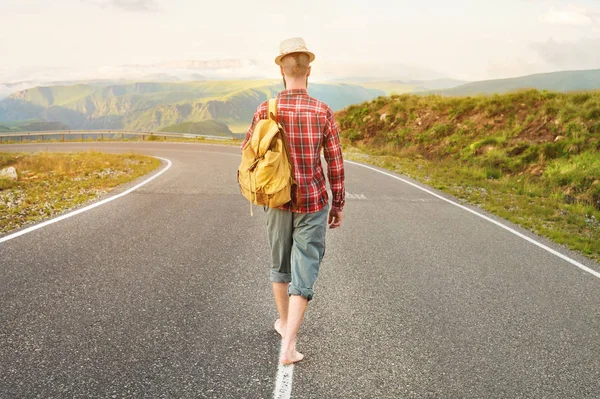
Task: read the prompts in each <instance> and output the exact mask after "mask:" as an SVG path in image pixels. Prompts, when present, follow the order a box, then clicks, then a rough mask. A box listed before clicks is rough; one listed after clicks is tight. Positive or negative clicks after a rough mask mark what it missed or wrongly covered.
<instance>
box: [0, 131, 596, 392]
mask: <svg viewBox="0 0 600 399" xmlns="http://www.w3.org/2000/svg"><path fill="white" fill-rule="evenodd" d="M88 148H94V149H98V150H106V151H115V152H121V151H132V150H133V151H136V152H141V153H147V154H152V155H157V156H161V157H164V158H167V159H169V160H171V161H172V163H173V166H172V167H171V169H169V170H168V171H166V172H165V173H164V174H163V175H162V176H160V177H158V178H157V179H155V180H153V181H151V182H150V183H148V184H147V185H145V186H143V187H141V188H140V189H138V190H136V191H134V192H132V193H131V194H129V195H126V196H124V197H122V198H119V199H117V200H115V201H112V202H109V203H107V204H104V205H102V206H99V207H96V208H94V209H91V210H89V211H86V212H84V213H81V214H79V215H76V216H74V217H72V218H69V219H66V220H63V221H61V222H59V223H55V224H52V225H49V226H46V227H44V228H41V229H39V230H36V231H33V232H31V233H28V234H26V235H23V236H21V237H17V238H15V239H12V240H9V241H7V242H5V243H2V244H0V397H2V398H36V397H39V398H125V397H157V398H184V397H185V398H188V397H189V398H196V397H199V398H271V397H273V391H274V388H275V383H276V381H275V379H276V375H277V369H278V361H277V358H278V351H279V339H278V336H277V335H276V333H275V332H274V331H273V329H272V324H273V321H274V320H275V317H276V313H275V310H274V304H273V303H272V297H271V292H270V284H269V283H268V263H269V261H268V251H267V241H266V233H265V229H264V223H265V219H264V215H263V213H262V212H260V211H258V209H257V208H255V211H257V212H255V216H254V217H253V218H251V217H250V214H249V206H248V203H247V202H246V201H245V200H244V198H243V197H242V196H241V195H240V194H239V192H238V188H237V183H236V180H235V170H236V168H237V165H238V162H239V152H238V151H237V149H235V148H231V147H222V146H206V145H198V144H177V143H170V144H165V143H145V144H136V143H103V144H101V143H98V144H90V143H84V144H66V145H59V144H45V145H23V146H19V145H15V146H2V147H0V151H33V150H38V149H49V150H63V151H64V150H84V149H88ZM121 190H123V188H121ZM347 191H348V192H349V198H348V201H347V209H346V220H345V222H344V225H343V227H342V228H341V229H338V230H333V231H329V232H328V242H327V253H326V255H325V260H324V263H323V265H322V273H321V277H320V279H319V281H318V285H317V287H316V295H315V300H314V301H313V302H312V303H311V305H310V306H309V310H308V312H307V315H306V321H305V324H304V326H303V330H302V331H301V336H300V340H299V342H298V347H299V348H300V350H301V351H303V352H304V353H305V354H306V355H307V357H306V360H305V361H303V362H302V363H300V364H298V365H297V366H295V368H294V374H293V391H292V397H294V398H586V397H589V398H596V397H599V396H600V306H599V304H600V279H599V278H597V277H595V276H594V275H592V274H590V273H587V272H585V271H583V270H581V269H580V268H577V267H575V266H573V265H572V264H571V263H569V262H567V261H565V260H563V259H561V258H559V257H557V256H555V255H553V254H551V253H549V252H548V251H546V250H544V249H542V248H539V247H537V246H535V245H533V244H531V243H530V242H527V241H526V240H524V239H523V238H520V237H518V236H516V235H514V234H511V233H510V232H508V231H506V230H504V229H502V228H500V227H498V226H496V225H494V224H492V223H490V222H489V221H486V220H484V219H482V218H480V217H478V216H477V215H474V214H472V213H469V212H467V211H465V210H463V209H460V208H459V207H456V206H454V205H452V204H450V203H448V202H445V201H443V200H441V199H440V198H436V197H434V196H432V195H430V194H427V193H425V192H423V191H421V190H419V189H417V188H415V187H412V186H410V185H408V184H405V183H403V182H401V181H398V180H396V179H393V178H391V177H389V176H386V175H384V174H381V173H378V172H376V171H373V170H369V169H366V168H363V167H361V166H358V165H351V164H348V165H347ZM444 197H445V196H444ZM494 219H495V220H498V219H496V218H494ZM502 223H505V224H508V223H507V222H502ZM513 228H514V226H513ZM515 229H517V230H519V231H522V230H520V229H518V228H515ZM525 234H527V235H528V236H530V237H533V236H532V235H531V234H529V233H525ZM533 238H534V239H535V240H538V241H542V240H541V239H539V238H536V237H533ZM542 242H544V243H545V244H547V245H548V246H550V247H552V248H554V249H556V250H558V251H560V252H561V253H563V254H565V255H567V256H568V257H571V258H572V259H575V260H577V261H579V262H581V263H583V264H585V265H587V266H589V267H590V268H591V269H594V270H600V265H599V264H597V263H594V262H591V261H589V260H586V259H582V258H581V257H578V256H577V255H576V254H573V253H570V252H568V251H566V250H564V249H563V248H561V247H559V246H557V245H555V244H552V243H548V242H546V241H542Z"/></svg>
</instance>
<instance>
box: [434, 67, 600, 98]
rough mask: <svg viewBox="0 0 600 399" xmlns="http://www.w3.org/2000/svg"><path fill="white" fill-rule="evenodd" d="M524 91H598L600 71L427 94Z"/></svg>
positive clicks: (475, 84)
mask: <svg viewBox="0 0 600 399" xmlns="http://www.w3.org/2000/svg"><path fill="white" fill-rule="evenodd" d="M524 89H536V90H549V91H558V92H569V91H582V90H598V89H600V69H596V70H586V71H564V72H552V73H540V74H535V75H528V76H522V77H518V78H510V79H497V80H484V81H481V82H473V83H467V84H464V85H461V86H458V87H454V88H450V89H443V90H439V89H435V90H432V91H428V92H426V93H425V94H443V95H447V96H472V95H478V94H503V93H508V92H511V91H516V90H524Z"/></svg>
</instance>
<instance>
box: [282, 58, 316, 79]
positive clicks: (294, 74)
mask: <svg viewBox="0 0 600 399" xmlns="http://www.w3.org/2000/svg"><path fill="white" fill-rule="evenodd" d="M309 64H310V58H309V57H308V54H305V53H292V54H290V55H286V56H285V57H283V58H282V59H281V65H282V66H283V73H284V74H285V76H287V77H290V78H294V79H295V78H303V77H305V76H306V73H307V72H308V66H309Z"/></svg>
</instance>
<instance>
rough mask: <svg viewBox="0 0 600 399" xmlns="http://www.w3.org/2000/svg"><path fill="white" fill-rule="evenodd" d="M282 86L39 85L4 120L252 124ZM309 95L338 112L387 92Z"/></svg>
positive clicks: (331, 87) (0, 112)
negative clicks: (254, 117)
mask: <svg viewBox="0 0 600 399" xmlns="http://www.w3.org/2000/svg"><path fill="white" fill-rule="evenodd" d="M281 89H282V87H281V83H280V81H274V80H258V81H246V80H240V81H203V82H176V83H173V82H140V83H123V84H106V85H102V84H97V83H96V84H76V85H61V86H51V87H35V88H33V89H28V90H23V91H20V92H17V93H15V94H13V95H11V96H9V97H8V98H6V99H4V100H2V101H0V122H8V121H11V122H13V123H14V122H15V121H40V122H59V123H62V124H64V125H67V126H70V127H71V128H72V129H130V130H145V131H152V130H154V131H157V130H160V129H163V128H166V127H168V126H172V125H176V124H181V123H184V122H201V121H207V120H214V121H217V122H219V123H222V124H225V125H227V126H229V128H230V129H231V130H232V131H234V132H241V131H244V130H245V129H246V128H247V125H248V124H249V122H250V120H251V118H252V115H253V114H254V111H255V109H256V107H257V106H258V105H259V104H260V103H261V102H263V101H265V100H266V99H267V98H270V97H274V96H275V95H276V94H277V93H278V92H279V91H280V90H281ZM309 93H310V94H311V95H312V96H314V97H316V98H318V99H320V100H323V101H325V102H327V103H328V104H329V105H330V106H331V107H332V108H333V109H334V110H336V111H337V110H340V109H342V108H345V107H347V106H348V105H350V104H355V103H360V102H362V101H367V100H370V99H373V98H375V97H378V96H380V95H384V94H385V92H384V91H382V90H378V89H369V88H365V87H361V86H358V85H349V84H342V83H339V84H338V83H336V84H310V85H309Z"/></svg>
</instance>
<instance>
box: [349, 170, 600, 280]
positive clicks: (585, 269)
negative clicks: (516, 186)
mask: <svg viewBox="0 0 600 399" xmlns="http://www.w3.org/2000/svg"><path fill="white" fill-rule="evenodd" d="M344 162H347V163H349V164H352V165H356V166H361V167H363V168H366V169H370V170H373V171H375V172H379V173H381V174H384V175H386V176H389V177H392V178H394V179H396V180H400V181H401V182H403V183H406V184H408V185H410V186H413V187H415V188H418V189H419V190H421V191H424V192H426V193H427V194H431V195H433V196H434V197H437V198H439V199H441V200H442V201H446V202H448V203H450V204H452V205H455V206H457V207H459V208H461V209H463V210H465V211H467V212H471V213H472V214H474V215H477V216H479V217H480V218H482V219H485V220H487V221H488V222H491V223H493V224H495V225H496V226H499V227H501V228H503V229H504V230H506V231H508V232H510V233H512V234H514V235H516V236H518V237H520V238H522V239H524V240H526V241H529V242H530V243H532V244H533V245H536V246H538V247H540V248H541V249H543V250H545V251H548V252H550V253H551V254H553V255H556V256H558V257H559V258H561V259H563V260H565V261H567V262H569V263H570V264H572V265H574V266H577V267H578V268H580V269H581V270H583V271H585V272H588V273H590V274H591V275H593V276H596V277H598V278H600V273H599V272H597V271H595V270H593V269H590V268H589V267H587V266H585V265H584V264H582V263H580V262H577V261H576V260H574V259H571V258H569V257H568V256H566V255H563V254H561V253H560V252H558V251H555V250H554V249H552V248H550V247H548V246H546V245H544V244H542V243H541V242H538V241H536V240H534V239H533V238H530V237H527V236H526V235H525V234H522V233H519V232H518V231H516V230H515V229H512V228H510V227H508V226H506V225H504V224H502V223H500V222H498V221H496V220H494V219H492V218H489V217H487V216H485V215H483V214H481V213H479V212H476V211H474V210H472V209H470V208H467V207H466V206H463V205H461V204H458V203H456V202H454V201H451V200H449V199H448V198H444V197H442V196H441V195H438V194H436V193H434V192H433V191H430V190H427V189H426V188H423V187H421V186H419V185H417V184H415V183H412V182H410V181H408V180H406V179H403V178H401V177H398V176H395V175H393V174H391V173H387V172H384V171H382V170H379V169H376V168H373V167H371V166H367V165H363V164H361V163H358V162H353V161H347V160H344Z"/></svg>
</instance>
